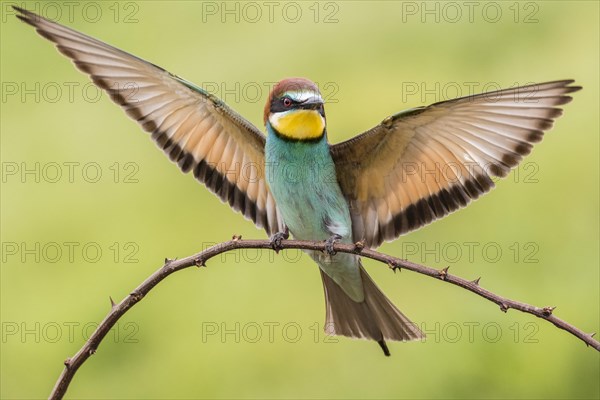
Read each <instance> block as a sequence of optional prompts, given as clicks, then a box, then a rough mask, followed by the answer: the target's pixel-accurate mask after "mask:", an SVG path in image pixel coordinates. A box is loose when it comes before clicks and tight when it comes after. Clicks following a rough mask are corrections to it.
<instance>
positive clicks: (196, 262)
mask: <svg viewBox="0 0 600 400" xmlns="http://www.w3.org/2000/svg"><path fill="white" fill-rule="evenodd" d="M194 265H195V266H196V267H198V268H200V267H206V261H204V260H203V259H202V258H196V259H195V260H194Z"/></svg>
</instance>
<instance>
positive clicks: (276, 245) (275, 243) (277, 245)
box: [271, 226, 290, 253]
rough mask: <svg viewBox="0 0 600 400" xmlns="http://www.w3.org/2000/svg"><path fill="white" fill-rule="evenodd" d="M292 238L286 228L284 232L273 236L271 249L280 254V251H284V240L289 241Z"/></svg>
mask: <svg viewBox="0 0 600 400" xmlns="http://www.w3.org/2000/svg"><path fill="white" fill-rule="evenodd" d="M289 237H290V230H289V229H288V227H287V226H286V227H285V228H284V229H283V232H277V233H275V234H274V235H273V236H271V247H272V248H273V250H275V253H279V250H281V249H282V247H281V242H282V241H283V240H287V239H289Z"/></svg>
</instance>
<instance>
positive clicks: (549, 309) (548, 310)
mask: <svg viewBox="0 0 600 400" xmlns="http://www.w3.org/2000/svg"><path fill="white" fill-rule="evenodd" d="M555 308H556V306H554V307H550V306H548V307H544V308H542V313H543V314H544V315H545V316H546V317H549V316H550V315H552V312H553V311H554V309H555Z"/></svg>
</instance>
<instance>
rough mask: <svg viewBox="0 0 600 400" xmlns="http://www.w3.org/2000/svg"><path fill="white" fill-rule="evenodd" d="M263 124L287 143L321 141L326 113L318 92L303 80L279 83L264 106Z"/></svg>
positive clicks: (311, 84)
mask: <svg viewBox="0 0 600 400" xmlns="http://www.w3.org/2000/svg"><path fill="white" fill-rule="evenodd" d="M264 122H265V125H270V126H271V128H272V130H273V131H275V133H276V134H279V135H280V136H283V137H284V138H287V139H290V140H295V141H300V140H318V139H320V138H321V137H323V135H324V134H325V111H324V109H323V98H322V97H321V93H319V88H318V87H317V85H316V84H315V83H314V82H311V81H309V80H308V79H304V78H288V79H284V80H282V81H280V82H278V83H277V84H276V85H275V86H274V87H273V90H271V93H270V94H269V99H268V100H267V104H266V105H265V114H264Z"/></svg>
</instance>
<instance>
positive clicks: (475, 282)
mask: <svg viewBox="0 0 600 400" xmlns="http://www.w3.org/2000/svg"><path fill="white" fill-rule="evenodd" d="M480 280H481V277H479V278H477V279H475V280H474V281H471V283H473V284H474V285H477V286H479V281H480Z"/></svg>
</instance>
